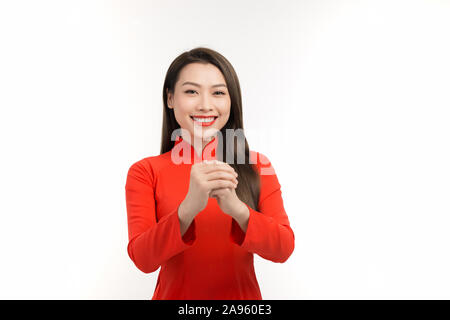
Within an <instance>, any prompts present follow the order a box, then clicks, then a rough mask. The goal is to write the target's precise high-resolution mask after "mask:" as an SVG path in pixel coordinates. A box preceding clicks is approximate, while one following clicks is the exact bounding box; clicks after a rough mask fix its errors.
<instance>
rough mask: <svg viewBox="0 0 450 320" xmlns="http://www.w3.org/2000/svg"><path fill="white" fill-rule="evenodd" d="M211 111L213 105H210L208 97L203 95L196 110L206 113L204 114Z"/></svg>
mask: <svg viewBox="0 0 450 320" xmlns="http://www.w3.org/2000/svg"><path fill="white" fill-rule="evenodd" d="M213 109H214V108H213V105H212V103H211V101H210V99H209V97H208V95H207V94H204V95H203V96H202V98H201V99H200V103H199V105H198V106H197V110H198V111H202V112H205V113H206V112H208V111H211V110H213Z"/></svg>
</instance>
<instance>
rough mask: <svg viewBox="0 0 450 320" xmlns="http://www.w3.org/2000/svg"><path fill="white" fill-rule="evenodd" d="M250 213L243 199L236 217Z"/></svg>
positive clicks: (243, 216)
mask: <svg viewBox="0 0 450 320" xmlns="http://www.w3.org/2000/svg"><path fill="white" fill-rule="evenodd" d="M249 215H250V212H249V210H248V208H247V205H246V204H245V203H244V202H242V201H241V203H240V206H239V210H238V211H237V212H236V214H235V217H236V218H241V219H242V218H246V217H248V216H249Z"/></svg>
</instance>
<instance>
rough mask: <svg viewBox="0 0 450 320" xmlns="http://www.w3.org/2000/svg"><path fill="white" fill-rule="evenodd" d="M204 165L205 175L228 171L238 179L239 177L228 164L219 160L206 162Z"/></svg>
mask: <svg viewBox="0 0 450 320" xmlns="http://www.w3.org/2000/svg"><path fill="white" fill-rule="evenodd" d="M203 163H204V164H205V165H204V166H203V168H202V169H203V172H204V173H210V172H213V171H226V172H230V173H232V174H233V175H235V176H236V177H237V176H238V174H237V172H236V171H235V170H234V169H233V167H231V166H230V165H229V164H228V163H225V162H222V161H219V160H204V161H203Z"/></svg>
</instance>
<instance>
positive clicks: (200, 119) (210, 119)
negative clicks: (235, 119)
mask: <svg viewBox="0 0 450 320" xmlns="http://www.w3.org/2000/svg"><path fill="white" fill-rule="evenodd" d="M192 118H193V119H194V121H197V122H211V121H213V120H214V117H211V118H195V117H192Z"/></svg>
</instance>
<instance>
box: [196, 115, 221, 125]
mask: <svg viewBox="0 0 450 320" xmlns="http://www.w3.org/2000/svg"><path fill="white" fill-rule="evenodd" d="M195 117H196V118H211V117H214V120H213V121H211V122H197V121H195V120H194V116H191V119H192V121H194V123H195V124H197V125H199V126H202V127H207V126H210V125H212V124H213V123H214V122H216V120H217V118H218V116H195Z"/></svg>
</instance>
